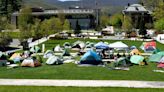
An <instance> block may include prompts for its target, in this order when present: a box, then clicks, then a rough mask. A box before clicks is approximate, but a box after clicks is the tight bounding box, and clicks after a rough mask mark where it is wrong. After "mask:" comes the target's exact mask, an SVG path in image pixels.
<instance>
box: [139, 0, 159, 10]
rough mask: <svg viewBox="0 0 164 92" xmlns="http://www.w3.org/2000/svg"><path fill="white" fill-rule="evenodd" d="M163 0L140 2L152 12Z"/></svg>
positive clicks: (141, 0) (144, 0) (142, 0)
mask: <svg viewBox="0 0 164 92" xmlns="http://www.w3.org/2000/svg"><path fill="white" fill-rule="evenodd" d="M160 1H162V0H140V1H139V3H143V4H144V6H146V7H147V8H148V9H150V10H154V9H155V7H156V6H157V5H158V3H159V2H160Z"/></svg>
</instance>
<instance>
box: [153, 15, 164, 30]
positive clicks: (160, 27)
mask: <svg viewBox="0 0 164 92" xmlns="http://www.w3.org/2000/svg"><path fill="white" fill-rule="evenodd" d="M163 25H164V18H162V19H159V20H157V21H156V22H155V23H154V27H155V29H157V31H158V32H163V30H164V26H163Z"/></svg>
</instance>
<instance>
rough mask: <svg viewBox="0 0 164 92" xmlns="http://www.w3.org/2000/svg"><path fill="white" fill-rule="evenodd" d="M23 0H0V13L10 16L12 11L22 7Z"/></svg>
mask: <svg viewBox="0 0 164 92" xmlns="http://www.w3.org/2000/svg"><path fill="white" fill-rule="evenodd" d="M21 5H22V0H0V15H5V16H7V17H10V15H11V13H13V12H15V11H18V10H19V9H20V8H21Z"/></svg>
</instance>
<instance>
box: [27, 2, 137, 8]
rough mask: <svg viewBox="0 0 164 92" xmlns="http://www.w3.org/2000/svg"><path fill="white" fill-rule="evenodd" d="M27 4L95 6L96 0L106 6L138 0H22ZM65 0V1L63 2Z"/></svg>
mask: <svg viewBox="0 0 164 92" xmlns="http://www.w3.org/2000/svg"><path fill="white" fill-rule="evenodd" d="M24 1H25V2H26V3H27V4H28V5H32V6H40V7H60V8H68V7H70V6H83V7H91V8H92V7H95V4H96V1H97V6H98V7H100V8H101V7H107V6H125V5H127V4H128V3H131V4H133V3H138V0H80V1H78V0H71V1H67V0H61V1H62V2H61V1H60V0H24ZM63 1H66V2H63Z"/></svg>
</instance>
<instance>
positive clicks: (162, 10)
mask: <svg viewBox="0 0 164 92" xmlns="http://www.w3.org/2000/svg"><path fill="white" fill-rule="evenodd" d="M153 16H154V19H155V20H159V19H161V18H163V17H164V2H163V1H160V2H159V3H158V5H157V7H156V8H155V10H154V12H153Z"/></svg>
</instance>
